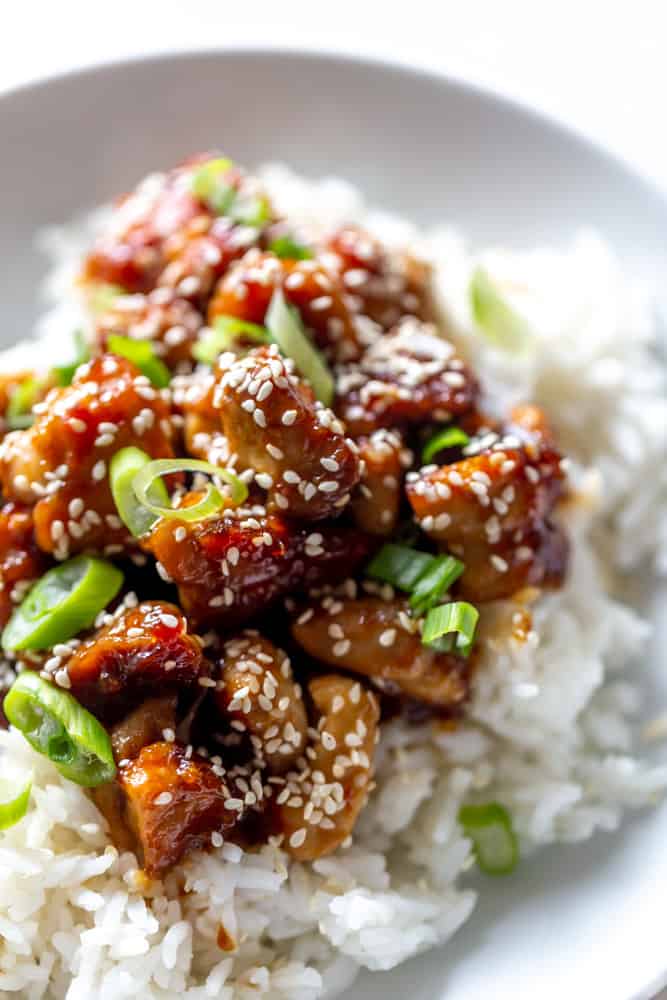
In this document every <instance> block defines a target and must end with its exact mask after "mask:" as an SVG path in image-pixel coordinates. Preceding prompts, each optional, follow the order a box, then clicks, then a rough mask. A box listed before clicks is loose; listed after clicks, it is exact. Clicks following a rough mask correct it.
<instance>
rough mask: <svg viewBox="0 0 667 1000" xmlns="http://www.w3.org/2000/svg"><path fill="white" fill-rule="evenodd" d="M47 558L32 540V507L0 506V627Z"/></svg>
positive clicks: (40, 571) (33, 538)
mask: <svg viewBox="0 0 667 1000" xmlns="http://www.w3.org/2000/svg"><path fill="white" fill-rule="evenodd" d="M46 566H47V559H46V557H45V556H44V554H43V553H42V552H40V550H39V549H38V548H37V545H36V544H35V536H34V524H33V518H32V511H31V509H30V507H26V506H24V505H23V504H19V503H11V502H10V503H6V504H4V505H3V506H2V507H1V508H0V627H2V628H4V626H5V625H6V624H7V622H8V621H9V617H10V615H11V613H12V611H13V610H14V608H15V606H16V605H17V604H20V602H21V601H22V600H23V598H24V597H25V595H26V593H27V591H28V590H29V589H30V586H31V584H32V583H33V581H34V580H36V579H37V578H38V577H39V576H41V574H42V573H43V572H44V570H45V569H46Z"/></svg>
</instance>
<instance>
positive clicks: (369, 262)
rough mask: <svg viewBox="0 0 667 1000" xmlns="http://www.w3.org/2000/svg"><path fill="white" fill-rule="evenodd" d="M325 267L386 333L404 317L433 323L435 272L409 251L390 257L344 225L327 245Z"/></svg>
mask: <svg viewBox="0 0 667 1000" xmlns="http://www.w3.org/2000/svg"><path fill="white" fill-rule="evenodd" d="M326 246H327V250H328V253H327V254H326V257H325V258H324V259H325V262H326V265H327V267H328V268H329V269H330V270H331V271H332V272H333V273H334V274H335V275H336V276H339V277H340V278H342V282H343V285H344V287H345V289H346V291H347V293H348V295H349V296H352V297H353V298H354V299H356V300H358V303H357V306H358V309H359V310H360V311H361V312H362V313H363V315H364V316H368V317H369V319H371V320H372V321H373V322H374V323H377V324H378V326H380V327H381V328H382V329H383V330H385V331H386V330H390V329H391V328H392V327H393V326H395V325H396V324H397V323H398V322H399V321H400V320H401V319H402V318H403V317H404V316H416V317H417V318H418V319H421V320H424V321H428V320H432V319H433V318H434V307H433V302H432V296H431V292H430V279H431V269H430V267H429V266H428V265H427V264H426V263H425V262H424V261H421V260H417V258H415V257H413V256H412V255H411V254H408V253H405V252H396V251H394V252H390V251H388V250H386V249H385V248H384V247H383V246H382V244H381V243H380V242H379V240H376V239H375V238H374V237H373V236H371V235H370V233H367V232H365V231H364V230H363V229H361V228H360V227H359V226H352V225H347V226H341V227H340V228H339V229H337V230H335V232H333V233H332V234H331V236H330V237H329V239H328V240H327V244H326Z"/></svg>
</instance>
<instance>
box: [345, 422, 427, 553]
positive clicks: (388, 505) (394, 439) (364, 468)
mask: <svg viewBox="0 0 667 1000" xmlns="http://www.w3.org/2000/svg"><path fill="white" fill-rule="evenodd" d="M357 446H358V448H359V458H360V459H361V480H360V482H359V486H358V487H357V491H356V493H355V495H354V497H353V499H352V503H351V505H350V509H351V511H352V516H353V517H354V520H355V523H356V524H357V525H358V526H359V527H360V528H361V529H362V531H367V532H368V533H369V534H371V535H385V536H387V535H391V534H392V533H393V532H394V531H395V529H396V525H397V523H398V518H399V513H400V508H401V498H402V484H403V476H404V469H405V466H406V465H409V464H410V462H411V459H412V456H411V453H410V452H409V451H408V450H407V449H406V448H405V445H404V443H403V439H402V437H401V435H400V434H399V433H398V432H397V431H385V430H380V431H375V433H374V434H371V435H370V437H363V438H359V440H358V441H357Z"/></svg>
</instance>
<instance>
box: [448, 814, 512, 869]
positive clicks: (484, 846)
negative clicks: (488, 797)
mask: <svg viewBox="0 0 667 1000" xmlns="http://www.w3.org/2000/svg"><path fill="white" fill-rule="evenodd" d="M459 823H460V824H461V826H462V827H463V831H464V833H465V835H466V837H469V838H470V840H472V844H473V850H474V852H475V858H476V859H477V864H478V865H479V867H480V868H481V869H482V871H483V872H486V874H487V875H509V873H510V872H512V871H514V869H515V868H516V866H517V864H518V861H519V842H518V838H517V835H516V833H515V832H514V828H513V826H512V818H511V816H510V814H509V813H508V811H507V809H505V808H504V806H501V805H500V804H499V803H498V802H487V803H486V804H485V805H479V806H473V805H469V806H462V808H461V809H460V810H459Z"/></svg>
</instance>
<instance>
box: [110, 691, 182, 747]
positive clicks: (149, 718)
mask: <svg viewBox="0 0 667 1000" xmlns="http://www.w3.org/2000/svg"><path fill="white" fill-rule="evenodd" d="M176 701H177V698H176V695H175V694H167V695H164V694H161V695H157V696H156V697H155V698H148V699H147V700H146V701H142V702H141V704H140V705H139V706H138V708H135V709H134V710H133V711H132V712H130V713H129V715H126V716H125V717H124V718H123V719H121V720H120V722H117V723H116V724H115V725H114V726H112V727H111V729H110V731H109V735H110V737H111V746H112V747H113V755H114V760H115V761H116V763H117V764H118V763H119V762H120V761H122V760H133V759H134V758H135V757H138V755H139V753H140V752H141V750H143V748H144V747H147V746H148V745H149V743H157V742H158V741H160V740H162V739H164V733H173V732H174V730H175V727H176Z"/></svg>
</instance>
